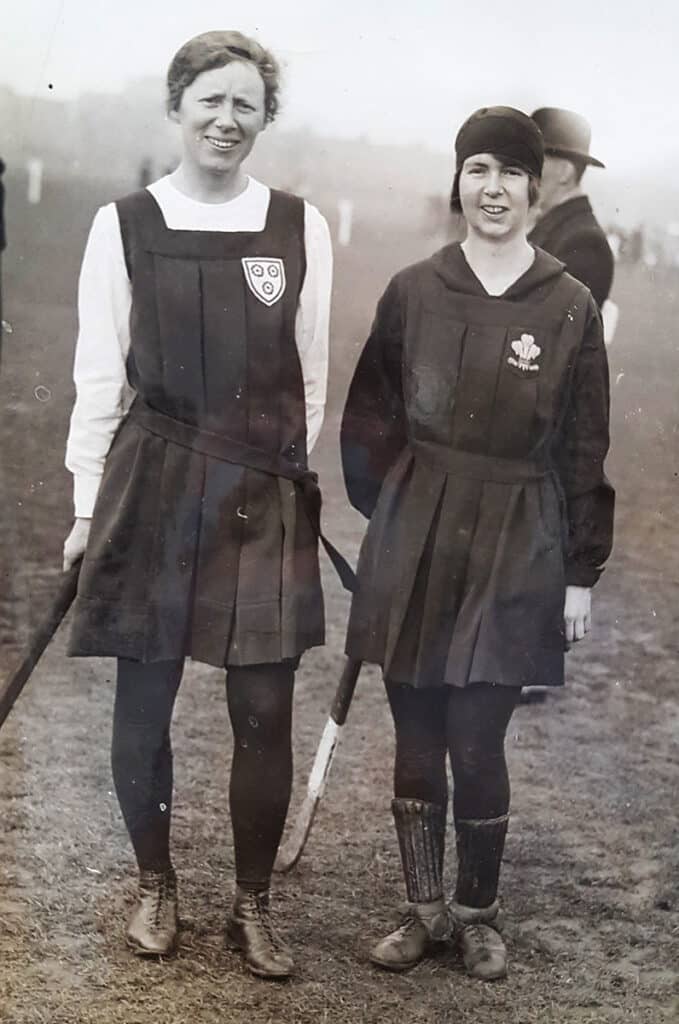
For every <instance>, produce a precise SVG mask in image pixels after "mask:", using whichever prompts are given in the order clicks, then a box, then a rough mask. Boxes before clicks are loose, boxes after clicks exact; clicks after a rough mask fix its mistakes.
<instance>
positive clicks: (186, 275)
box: [70, 191, 324, 666]
mask: <svg viewBox="0 0 679 1024" xmlns="http://www.w3.org/2000/svg"><path fill="white" fill-rule="evenodd" d="M117 207H118V215H119V219H120V223H121V234H122V237H123V244H124V249H125V254H126V260H127V263H128V271H129V274H130V280H131V284H132V307H131V314H130V334H131V345H130V350H129V355H128V361H127V375H128V379H129V382H130V384H131V385H132V387H133V388H134V390H135V391H136V393H137V396H138V397H137V399H136V400H135V403H134V404H133V405H132V409H131V411H130V413H129V414H128V415H127V416H126V417H125V418H124V420H123V422H122V424H121V426H120V428H119V429H118V431H117V433H116V435H115V437H114V440H113V443H112V445H111V449H110V451H109V454H108V456H107V459H106V464H105V468H104V475H103V479H102V483H101V487H100V490H99V493H98V496H97V502H96V506H95V509H94V516H93V522H92V528H91V533H90V538H89V542H88V547H87V552H86V555H85V559H84V562H83V566H82V570H81V574H80V581H79V589H78V597H77V599H76V603H75V615H74V622H73V628H72V633H71V641H70V653H71V654H74V655H110V656H121V657H126V658H133V659H136V660H140V661H159V660H166V659H174V658H181V657H184V656H186V655H189V656H191V657H192V658H194V659H195V660H198V661H203V662H207V663H208V664H212V665H218V666H223V665H226V664H232V665H247V664H255V663H260V662H278V661H281V660H283V659H287V658H294V657H296V656H297V655H299V654H300V653H301V652H302V651H304V650H305V649H307V648H308V647H312V646H314V645H317V644H321V643H323V639H324V623H323V597H322V592H321V588H320V578H319V568H318V555H317V540H316V537H315V535H314V532H313V530H312V527H311V525H310V522H309V519H308V517H307V514H306V512H305V510H304V506H303V503H302V498H301V496H300V494H299V492H298V489H297V488H296V487H295V485H294V484H293V483H291V482H290V481H289V480H284V479H282V478H280V477H276V476H271V475H268V474H267V473H264V472H260V471H258V470H253V469H246V468H244V467H243V466H240V465H234V464H233V463H230V462H226V461H223V460H222V459H220V458H213V457H211V456H208V455H205V454H200V453H199V452H197V451H195V450H191V449H190V448H188V447H184V446H181V445H179V444H176V443H174V442H172V441H169V440H167V439H166V438H165V437H163V436H159V434H158V433H154V432H151V431H149V430H148V429H146V427H145V426H144V423H143V422H142V419H141V417H140V416H139V415H138V411H139V409H140V407H141V405H142V403H144V404H145V405H146V406H150V407H151V408H152V409H153V410H156V411H158V412H160V413H163V414H165V415H166V416H168V417H170V418H171V419H172V420H175V421H180V422H182V423H188V424H191V425H193V426H194V427H198V428H200V430H202V431H208V432H210V433H211V434H214V435H217V436H218V437H222V438H223V437H226V438H229V439H232V440H235V441H237V442H243V443H247V444H249V445H251V446H255V447H256V448H258V449H261V450H263V451H266V452H272V453H274V454H276V455H281V456H283V457H284V458H285V459H288V460H290V461H292V462H296V463H301V464H306V458H307V453H306V411H305V402H304V383H303V378H302V370H301V366H300V361H299V356H298V352H297V346H296V342H295V316H296V310H297V305H298V300H299V295H300V291H301V288H302V284H303V280H304V274H305V252H304V205H303V202H302V200H299V199H297V198H296V197H294V196H289V195H287V194H285V193H281V192H275V191H272V192H271V200H270V204H269V211H268V215H267V220H266V225H265V228H264V230H263V231H261V232H204V231H196V232H192V231H179V230H170V229H168V228H167V227H166V225H165V222H164V220H163V216H162V213H161V211H160V208H159V207H158V205H157V204H156V201H155V200H154V198H153V197H152V196H151V194H150V193H149V192H147V191H142V192H138V193H134V194H133V195H131V196H128V197H127V198H125V199H124V200H121V201H120V202H119V203H118V204H117ZM256 258H258V259H263V260H270V261H280V262H276V263H274V264H271V263H270V264H265V267H269V266H273V274H274V275H275V274H276V273H277V272H278V273H281V272H282V273H283V279H284V283H285V287H284V291H283V294H282V296H281V297H280V298H279V299H277V301H273V302H272V301H270V300H271V299H272V298H275V296H276V294H277V291H278V282H277V281H276V280H275V277H272V279H271V281H270V282H269V285H267V288H268V289H269V290H268V292H267V290H266V289H265V290H263V291H262V290H260V297H258V295H257V294H256V290H254V289H253V288H252V287H250V285H249V284H248V280H247V277H246V275H247V272H248V269H249V270H250V273H251V274H254V276H255V277H256V276H257V274H258V273H260V271H258V269H257V265H255V264H247V263H245V262H244V261H245V260H247V259H256ZM256 284H257V282H256V281H255V285H256ZM261 296H264V298H265V299H267V301H266V302H265V301H262V298H261Z"/></svg>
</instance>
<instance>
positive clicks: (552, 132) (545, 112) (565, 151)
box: [531, 107, 605, 167]
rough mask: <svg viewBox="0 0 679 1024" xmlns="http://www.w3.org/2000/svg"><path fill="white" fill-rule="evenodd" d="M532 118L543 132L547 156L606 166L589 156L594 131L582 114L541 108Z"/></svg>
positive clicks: (554, 108)
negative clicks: (563, 157) (572, 158)
mask: <svg viewBox="0 0 679 1024" xmlns="http://www.w3.org/2000/svg"><path fill="white" fill-rule="evenodd" d="M531 117H532V118H533V120H534V121H535V123H536V125H537V126H538V128H539V129H540V131H541V132H542V135H543V138H544V140H545V153H546V154H547V155H550V156H565V157H574V158H577V159H578V160H582V161H583V163H586V164H591V166H592V167H604V166H605V164H602V162H601V160H597V159H596V158H595V157H593V156H590V155H589V144H590V140H591V138H592V130H591V128H590V127H589V124H588V122H587V121H586V119H585V118H584V117H583V116H582V114H576V113H575V112H574V111H573V110H562V109H560V108H559V107H540V109H539V110H535V111H534V112H533V113H532V114H531Z"/></svg>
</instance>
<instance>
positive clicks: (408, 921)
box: [398, 910, 424, 935]
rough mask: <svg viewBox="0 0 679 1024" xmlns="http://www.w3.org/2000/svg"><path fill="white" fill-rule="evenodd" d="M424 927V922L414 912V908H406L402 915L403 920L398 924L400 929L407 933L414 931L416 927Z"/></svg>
mask: <svg viewBox="0 0 679 1024" xmlns="http://www.w3.org/2000/svg"><path fill="white" fill-rule="evenodd" d="M422 927H424V923H423V922H422V921H420V919H419V917H418V916H417V915H416V914H414V913H413V912H412V910H406V911H405V912H404V913H403V915H402V917H401V922H400V924H399V926H398V930H399V931H400V932H403V934H404V935H407V934H408V933H409V932H412V931H414V930H415V929H416V928H422Z"/></svg>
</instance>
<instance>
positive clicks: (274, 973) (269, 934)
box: [226, 887, 294, 978]
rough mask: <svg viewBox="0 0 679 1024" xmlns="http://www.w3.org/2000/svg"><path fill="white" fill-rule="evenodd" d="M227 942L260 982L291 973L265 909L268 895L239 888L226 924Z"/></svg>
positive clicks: (286, 954) (288, 954) (288, 956)
mask: <svg viewBox="0 0 679 1024" xmlns="http://www.w3.org/2000/svg"><path fill="white" fill-rule="evenodd" d="M226 937H227V940H228V941H229V942H230V943H231V944H232V945H233V946H235V947H236V948H237V949H240V950H242V951H243V953H244V954H245V962H246V964H247V966H248V968H249V970H250V971H251V972H252V973H253V974H256V975H257V976H258V977H260V978H288V977H289V976H290V975H291V974H292V972H293V970H294V962H293V959H292V954H291V952H290V949H289V948H288V946H286V944H285V943H284V942H283V941H282V939H281V938H280V937H279V936H278V935H277V934H276V932H275V930H274V927H273V922H272V920H271V911H270V909H269V891H268V889H266V890H263V891H262V892H248V891H246V890H245V889H241V888H239V887H237V888H236V895H235V898H234V901H233V908H232V910H231V914H230V915H229V918H228V920H227V923H226Z"/></svg>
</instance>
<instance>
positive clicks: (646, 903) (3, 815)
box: [0, 187, 679, 1024]
mask: <svg viewBox="0 0 679 1024" xmlns="http://www.w3.org/2000/svg"><path fill="white" fill-rule="evenodd" d="M100 192H101V190H97V188H96V187H93V188H92V189H91V190H90V191H87V190H85V191H84V192H81V193H80V194H79V195H78V196H77V197H76V198H75V199H74V197H73V195H72V194H71V193H68V192H64V191H59V190H57V189H54V190H53V191H52V192H50V191H49V189H48V192H47V194H46V197H45V200H44V202H43V204H42V205H41V207H39V208H37V209H34V210H29V211H27V210H24V209H15V210H14V211H13V217H14V223H11V224H10V228H11V234H10V238H11V240H12V249H11V250H10V253H9V254H8V257H7V258H6V261H5V271H6V273H5V290H6V318H7V319H8V320H9V321H10V323H11V325H12V334H10V335H6V336H5V351H4V357H3V365H2V368H1V370H0V399H1V408H0V417H1V419H0V423H1V430H2V433H1V440H2V444H1V448H0V494H1V496H2V519H1V523H0V578H1V580H2V587H3V591H2V595H1V596H0V645H2V646H0V670H2V671H3V672H4V671H7V669H8V667H9V666H10V665H11V663H12V659H13V658H14V657H15V654H16V645H17V644H19V643H20V642H21V641H22V640H23V639H24V638H25V636H26V634H27V632H28V630H29V629H30V626H31V623H32V622H35V621H36V619H37V618H38V616H39V615H40V612H41V610H42V609H43V608H44V606H45V603H46V601H47V600H48V598H49V595H50V593H52V592H53V590H54V586H55V584H56V582H57V578H58V569H57V566H58V556H59V548H60V545H61V541H62V539H63V535H64V532H65V530H66V529H67V526H68V521H69V516H70V504H69V480H68V478H67V474H66V473H65V471H64V470H63V469H62V458H63V443H64V437H65V430H66V422H67V416H68V410H69V406H70V402H71V398H72V395H71V386H70V382H69V376H70V363H71V358H72V347H73V336H74V334H73V332H74V329H75V313H74V304H73V288H74V285H75V275H76V273H77V264H78V260H79V250H80V248H81V246H82V243H83V233H84V231H85V228H86V224H87V221H88V219H89V216H90V214H91V210H92V205H93V203H94V202H95V200H96V199H97V197H98V194H100ZM405 237H407V233H406V234H404V229H400V230H399V231H396V230H395V229H393V228H392V229H390V230H389V231H387V230H386V229H385V230H383V231H382V232H381V233H375V232H374V231H372V232H369V231H368V230H367V229H366V230H365V232H364V236H362V235H361V233H360V231H359V235H358V237H357V239H356V248H355V249H354V250H353V251H352V252H350V253H348V254H347V253H340V254H339V258H338V267H337V290H336V300H335V333H334V352H335V361H334V373H333V382H334V383H333V388H332V392H331V403H330V415H329V418H328V422H327V425H326V428H325V430H324V435H323V438H322V441H321V444H320V446H319V449H318V451H317V453H316V455H315V462H316V465H317V467H318V468H319V469H320V470H321V475H322V479H323V481H324V483H325V492H326V509H325V521H326V525H327V528H328V532H329V533H330V535H331V536H332V537H333V539H335V540H336V541H337V542H338V543H339V545H340V546H341V547H343V548H344V549H346V551H347V553H348V554H349V555H351V556H352V557H354V556H355V554H356V552H357V549H358V544H359V541H360V537H361V532H362V528H363V526H362V522H361V520H360V517H359V516H357V515H356V514H354V513H352V512H351V511H350V510H348V509H347V505H346V502H345V499H344V496H343V492H342V487H341V481H340V476H339V468H338V464H337V454H336V428H337V421H336V413H337V409H338V408H339V404H340V401H341V397H342V394H343V391H344V389H345V387H346V382H347V375H348V372H349V369H350V367H351V364H352V362H353V359H354V357H355V352H356V346H357V345H358V344H359V343H360V342H361V341H362V339H363V337H364V335H365V332H366V329H367V326H368V323H369V320H370V318H371V316H372V308H373V306H374V302H375V300H376V298H377V295H378V294H379V291H380V289H381V287H382V286H383V285H384V284H385V283H386V279H387V277H388V275H389V273H390V272H391V270H392V269H394V268H395V267H397V266H399V265H402V264H404V263H406V262H408V261H409V260H410V259H412V258H415V257H416V256H417V255H419V254H420V253H426V252H427V251H428V250H430V249H431V248H433V247H434V245H435V242H432V240H431V239H424V238H414V240H412V241H411V243H409V244H405V243H404V238H405ZM615 297H616V298H617V301H618V302H619V304H620V306H621V323H620V327H619V334H618V337H617V338H616V340H615V342H614V345H613V347H612V348H611V353H610V354H611V367H612V380H613V395H614V412H613V421H614V431H613V434H614V448H613V454H612V457H611V460H610V475H611V477H612V478H613V479H614V482H615V483H616V485H617V487H618V491H619V496H620V500H619V509H620V515H619V528H618V539H617V546H616V553H615V557H614V559H613V560H612V561H611V564H610V566H609V568H608V569H607V571H606V573H605V576H604V579H603V581H602V583H601V584H600V586H599V587H598V588H597V591H596V608H595V614H596V633H595V636H594V637H592V638H591V639H590V640H588V641H587V642H586V644H583V645H581V647H580V648H578V649H577V650H576V651H574V652H573V653H572V654H571V655H570V656H569V685H568V686H567V687H566V688H565V690H563V691H562V692H559V693H557V694H554V695H552V696H551V698H550V699H549V700H548V701H547V702H546V703H545V704H544V705H541V706H531V707H523V708H520V709H519V710H518V712H517V713H516V716H515V718H514V720H513V722H512V725H511V727H510V735H509V739H508V751H509V757H510V762H511V772H512V779H513V818H512V826H511V830H510V836H509V840H508V844H507V855H506V864H505V869H504V875H503V884H502V888H503V896H504V905H505V909H506V914H507V928H506V937H507V941H508V945H509V949H510V954H511V965H510V972H511V973H510V978H509V980H508V981H507V982H503V983H498V984H496V985H491V986H488V985H487V986H483V985H480V984H478V983H473V982H471V981H469V980H468V979H467V978H466V977H465V975H464V973H463V970H462V968H461V965H460V963H459V962H458V960H457V959H456V956H455V954H454V952H453V951H452V950H450V949H447V948H444V949H442V950H441V952H440V953H439V954H438V955H437V956H436V957H435V958H434V959H432V960H429V961H427V962H425V963H423V964H422V965H420V966H419V967H417V968H416V969H415V970H413V971H411V972H410V973H409V974H407V975H404V976H400V977H392V976H387V975H384V974H382V973H379V972H378V971H376V970H374V969H372V968H371V967H370V966H369V965H368V964H367V962H366V958H365V949H366V946H367V944H368V943H369V942H370V941H371V940H372V939H374V938H375V937H376V936H379V935H380V934H381V933H382V932H383V931H384V929H385V928H387V927H389V926H390V925H391V924H392V922H393V921H394V920H395V919H396V916H397V914H398V908H399V903H400V901H401V900H402V899H403V891H402V885H401V881H400V871H399V864H398V857H397V850H396V842H395V838H394V836H393V832H392V826H391V821H390V813H389V801H390V782H391V778H390V776H391V759H392V753H393V749H392V732H391V725H390V721H389V716H388V711H387V708H386V703H385V700H384V697H383V694H382V690H381V685H380V682H379V677H378V675H377V673H376V672H375V671H374V670H372V669H368V670H366V671H365V673H364V675H363V676H362V677H361V680H360V682H359V689H358V692H357V696H356V699H355V703H354V706H353V707H352V710H351V713H350V717H349V722H348V725H347V728H346V730H345V733H346V735H345V737H344V739H343V743H342V746H341V748H340V752H339V754H338V756H337V760H336V762H335V765H334V768H333V773H332V776H331V779H330V783H329V787H328V791H327V793H326V798H325V800H324V803H323V805H322V807H321V811H320V814H319V818H318V820H317V823H316V826H315V828H314V831H313V833H312V836H311V839H310V841H309V844H308V847H307V849H306V851H305V854H304V856H303V858H302V860H301V862H300V864H299V866H298V868H297V869H296V870H295V871H294V872H293V873H291V874H290V875H289V876H288V877H285V878H282V879H280V880H279V882H278V884H277V894H276V895H277V898H276V905H277V911H278V916H279V919H280V921H281V923H282V924H283V925H284V930H285V932H286V933H287V935H288V937H289V938H290V939H291V941H292V942H293V944H294V946H295V949H296V953H297V960H298V973H297V976H296V977H295V979H294V980H292V981H291V982H289V983H286V984H282V985H279V984H267V983H264V982H261V981H256V980H254V979H253V978H251V977H250V976H249V975H248V974H247V973H246V971H245V970H244V969H243V967H242V965H241V963H240V960H239V958H238V957H237V955H235V954H233V953H232V952H229V951H228V950H226V949H225V948H224V945H223V934H222V932H223V923H224V917H225V913H226V909H227V906H228V902H229V897H230V891H231V884H232V874H233V855H232V847H231V836H230V831H229V821H228V809H227V806H226V803H225V797H224V794H225V792H226V786H227V780H228V761H229V754H230V745H231V740H230V736H229V729H228V722H227V715H226V709H225V705H224V699H223V678H222V674H221V673H220V672H218V671H215V670H212V669H208V668H205V667H201V666H197V665H190V666H188V668H187V672H186V676H185V681H184V684H183V686H182V690H181V691H180V698H179V702H178V707H177V714H176V720H175V729H174V739H175V767H176V803H175V817H174V832H173V840H174V850H175V858H176V863H177V869H178V873H179V877H180V885H181V901H182V905H181V916H182V922H183V924H182V935H181V944H180V949H179V953H178V955H177V957H176V958H174V959H173V960H170V961H166V962H162V963H144V962H140V961H138V960H136V959H135V958H134V957H132V956H130V955H129V954H128V953H127V951H126V950H125V948H124V945H123V942H122V937H123V927H124V920H125V917H126V914H127V912H128V909H129V907H130V905H131V902H132V898H133V892H134V877H135V875H134V865H133V860H132V857H131V853H130V850H129V848H128V843H127V839H126V835H125V832H124V827H123V824H122V820H121V817H120V814H119V811H118V808H117V803H116V800H115V797H114V795H113V793H112V784H111V779H110V772H109V765H108V742H109V723H110V716H111V705H112V696H113V688H112V670H113V664H112V662H110V661H104V660H101V661H99V660H95V659H92V660H87V661H80V660H78V661H69V660H67V659H66V658H65V656H64V635H63V631H62V633H61V634H60V635H59V636H58V637H57V639H56V640H55V642H54V643H53V645H52V646H51V647H50V649H49V650H48V652H47V654H46V655H45V657H44V658H43V660H42V662H41V663H40V665H39V666H38V668H37V669H36V671H35V673H34V676H33V678H32V680H31V681H30V683H29V685H28V687H27V688H26V690H25V691H24V694H23V695H22V697H21V699H20V701H19V703H18V704H17V706H16V708H15V710H14V712H13V713H12V715H11V716H10V718H9V720H8V722H7V723H6V725H5V727H4V728H3V730H2V732H0V823H1V824H0V1020H2V1021H4V1022H7V1024H38V1022H44V1024H71V1022H78V1024H79V1022H82V1024H90V1022H91V1024H95V1022H96V1024H100V1022H101V1024H141V1022H144V1024H148V1022H149V1021H162V1022H167V1024H184V1022H187V1024H189V1022H194V1021H195V1022H205V1024H217V1022H220V1024H236V1022H238V1024H246V1022H247V1024H250V1022H252V1024H265V1022H276V1024H278V1022H280V1024H325V1022H327V1024H340V1022H342V1024H344V1022H375V1024H377V1022H395V1021H397V1020H403V1021H407V1022H408V1024H419V1022H422V1024H424V1022H427V1024H448V1022H449V1024H453V1022H458V1021H459V1022H461V1024H472V1022H474V1024H476V1022H484V1024H538V1022H539V1024H545V1022H555V1024H556V1022H559V1024H561V1022H564V1024H617V1022H622V1021H631V1022H639V1024H642V1022H643V1024H661V1022H665V1021H677V1020H679V986H678V982H679V815H678V812H677V781H678V778H679V770H678V768H679V747H678V744H677V737H678V735H679V684H678V682H677V647H678V640H677V625H676V623H677V608H678V606H679V574H678V571H677V569H678V566H679V546H678V545H677V544H676V541H675V530H674V528H673V521H674V520H675V519H676V515H677V513H676V508H677V481H678V479H679V478H678V477H677V471H678V470H679V466H678V465H677V457H676V450H677V445H676V432H677V423H678V422H679V418H678V416H677V412H678V409H677V406H678V398H677V396H678V394H679V388H678V387H677V383H676V382H677V371H678V370H679V352H678V348H679V342H678V340H677V334H676V324H677V323H678V322H679V281H678V279H677V276H676V275H670V274H669V273H665V272H660V271H657V272H654V273H650V272H648V271H646V270H643V269H641V268H629V267H620V268H619V269H618V277H617V285H616V296H615ZM325 578H326V584H327V586H326V593H327V612H328V643H327V646H326V647H325V648H324V649H322V650H318V651H314V652H312V653H311V654H309V655H308V656H307V657H306V658H305V660H304V662H303V666H302V669H301V671H300V673H299V683H298V689H297V698H296V726H295V749H296V768H297V784H296V792H295V798H294V800H295V803H294V805H293V808H292V813H294V811H295V808H296V806H297V805H298V802H299V800H300V798H301V794H302V790H303V786H304V782H305V779H306V774H307V772H308V768H309V765H310V761H311V758H312V756H313V752H314V749H315V745H316V743H317V741H318V738H319V736H320V732H321V729H322V726H323V723H324V719H325V716H326V714H327V710H328V707H329V704H330V700H331V696H332V692H333V689H334V686H335V684H336V680H337V678H338V676H339V672H340V669H341V664H342V654H341V651H342V639H343V630H344V624H345V621H346V613H347V607H348V605H347V600H346V597H345V595H344V594H343V593H342V592H341V591H340V589H339V587H338V584H337V582H336V580H335V579H334V578H333V577H332V575H331V574H330V573H329V572H328V573H326V577H325ZM526 628H527V629H529V628H530V623H526ZM450 839H451V843H450V849H451V856H450V857H449V858H448V866H447V874H448V878H449V880H450V884H451V886H452V884H453V879H454V857H453V856H452V850H453V845H452V836H451V837H450Z"/></svg>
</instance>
